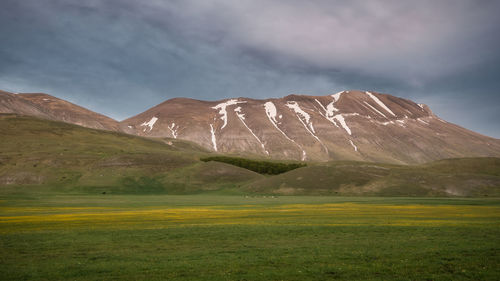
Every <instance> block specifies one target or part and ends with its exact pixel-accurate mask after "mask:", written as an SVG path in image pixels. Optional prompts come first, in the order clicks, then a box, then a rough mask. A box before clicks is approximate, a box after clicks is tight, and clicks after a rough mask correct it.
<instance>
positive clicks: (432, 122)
mask: <svg viewBox="0 0 500 281" xmlns="http://www.w3.org/2000/svg"><path fill="white" fill-rule="evenodd" d="M121 128H122V130H124V131H125V132H127V133H130V134H136V135H140V136H151V137H172V138H177V139H184V140H189V141H192V142H195V143H197V144H199V145H201V146H203V147H205V148H206V149H209V150H212V151H216V152H219V153H231V154H239V155H244V154H247V155H260V156H261V157H265V158H271V159H287V160H312V161H330V160H357V161H370V162H384V163H395V164H419V163H425V162H429V161H434V160H438V159H444V158H460V157H500V140H498V139H494V138H490V137H487V136H483V135H480V134H478V133H475V132H472V131H470V130H467V129H464V128H462V127H459V126H457V125H454V124H451V123H448V122H446V121H444V120H442V119H440V118H439V117H437V116H436V115H435V114H434V113H432V111H431V110H430V109H429V107H427V106H426V105H423V104H417V103H415V102H413V101H410V100H406V99H402V98H398V97H394V96H391V95H387V94H380V93H375V92H368V91H353V90H351V91H342V92H339V93H336V94H333V95H328V96H306V95H289V96H286V97H284V98H279V99H265V100H256V99H249V98H234V99H227V100H221V101H216V102H208V101H200V100H193V99H186V98H175V99H171V100H168V101H165V102H163V103H161V104H159V105H157V106H155V107H153V108H151V109H149V110H147V111H145V112H143V113H141V114H138V115H136V116H134V117H131V118H129V119H126V120H124V121H122V122H121Z"/></svg>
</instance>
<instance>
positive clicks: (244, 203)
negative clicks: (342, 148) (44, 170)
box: [0, 193, 500, 280]
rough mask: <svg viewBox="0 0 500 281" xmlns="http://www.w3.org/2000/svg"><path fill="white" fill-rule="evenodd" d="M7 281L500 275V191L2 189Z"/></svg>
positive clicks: (0, 231) (2, 262) (1, 244)
mask: <svg viewBox="0 0 500 281" xmlns="http://www.w3.org/2000/svg"><path fill="white" fill-rule="evenodd" d="M0 251H1V253H2V255H1V256H0V279H2V280H498V279H499V278H500V199H472V198H454V199H448V198H447V199H442V198H404V197H399V198H394V197H393V198H384V197H328V196H324V197H314V196H310V197H309V196H283V197H276V196H266V197H264V196H253V197H252V196H221V195H207V194H205V195H110V194H106V195H102V194H101V195H89V194H87V195H85V194H80V195H77V194H72V195H71V194H65V193H52V194H49V193H38V194H36V193H17V194H12V193H9V194H4V195H0Z"/></svg>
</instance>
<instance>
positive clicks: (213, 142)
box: [210, 124, 217, 151]
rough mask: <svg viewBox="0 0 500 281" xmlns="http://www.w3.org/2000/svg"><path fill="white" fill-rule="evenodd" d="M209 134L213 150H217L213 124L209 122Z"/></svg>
mask: <svg viewBox="0 0 500 281" xmlns="http://www.w3.org/2000/svg"><path fill="white" fill-rule="evenodd" d="M210 134H212V146H213V148H214V150H215V151H217V139H216V138H215V130H214V125H213V124H210Z"/></svg>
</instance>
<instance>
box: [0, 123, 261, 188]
mask: <svg viewBox="0 0 500 281" xmlns="http://www.w3.org/2000/svg"><path fill="white" fill-rule="evenodd" d="M0 128H1V134H0V191H1V192H7V191H8V192H15V191H16V190H18V189H19V188H23V189H26V188H28V190H30V192H37V191H40V192H45V191H64V192H91V193H95V192H108V193H109V192H115V193H116V192H118V193H151V192H153V193H156V192H167V193H186V192H200V191H203V190H220V189H223V188H224V189H231V188H233V189H234V188H236V187H238V186H239V185H241V184H243V183H247V182H249V181H251V180H255V179H259V178H261V177H262V176H261V175H259V174H257V173H254V172H251V171H248V170H245V169H242V168H238V167H234V166H231V165H227V164H223V163H215V162H211V163H203V162H201V161H199V157H200V156H206V155H207V154H206V152H204V150H203V149H201V148H200V147H197V146H196V145H195V144H190V143H188V142H185V141H180V140H169V139H165V140H164V139H156V140H152V139H146V138H142V137H137V136H131V135H126V134H122V133H116V132H107V131H102V130H94V129H87V128H83V127H80V126H75V125H72V124H67V123H62V122H54V121H49V120H43V119H37V118H33V117H26V116H17V115H12V114H0Z"/></svg>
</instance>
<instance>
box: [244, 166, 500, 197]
mask: <svg viewBox="0 0 500 281" xmlns="http://www.w3.org/2000/svg"><path fill="white" fill-rule="evenodd" d="M246 189H247V190H248V191H250V192H257V193H268V194H282V195H296V194H325V195H326V194H329V195H372V196H373V195H376V196H500V158H462V159H446V160H441V161H436V162H431V163H429V164H424V165H415V166H405V165H390V164H377V163H366V162H353V161H340V162H330V163H327V164H322V165H309V166H308V167H304V168H299V169H296V170H293V171H290V172H288V173H285V174H281V175H277V176H274V177H270V178H265V179H262V180H258V181H256V182H252V183H250V184H248V185H247V186H246Z"/></svg>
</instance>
